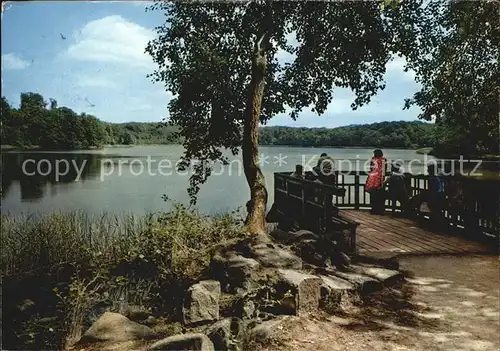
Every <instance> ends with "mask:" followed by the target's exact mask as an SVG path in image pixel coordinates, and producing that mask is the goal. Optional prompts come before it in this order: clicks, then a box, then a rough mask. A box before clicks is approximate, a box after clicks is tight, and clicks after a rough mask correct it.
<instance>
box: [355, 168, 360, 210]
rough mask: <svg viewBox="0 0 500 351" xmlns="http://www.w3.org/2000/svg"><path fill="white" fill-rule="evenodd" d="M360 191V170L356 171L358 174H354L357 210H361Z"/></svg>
mask: <svg viewBox="0 0 500 351" xmlns="http://www.w3.org/2000/svg"><path fill="white" fill-rule="evenodd" d="M359 191H360V182H359V172H358V171H356V175H355V176H354V208H355V209H356V210H359Z"/></svg>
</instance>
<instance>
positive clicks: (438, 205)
mask: <svg viewBox="0 0 500 351" xmlns="http://www.w3.org/2000/svg"><path fill="white" fill-rule="evenodd" d="M427 173H428V174H429V176H430V177H429V190H428V192H427V203H428V206H429V209H430V211H431V220H432V222H433V223H434V225H435V226H437V227H441V226H442V225H443V223H444V221H443V220H444V217H443V209H444V200H445V193H444V183H443V180H442V179H441V177H440V174H439V172H438V169H437V165H436V164H430V165H428V166H427Z"/></svg>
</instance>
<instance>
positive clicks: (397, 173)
mask: <svg viewBox="0 0 500 351" xmlns="http://www.w3.org/2000/svg"><path fill="white" fill-rule="evenodd" d="M388 185H389V199H390V200H391V202H392V212H394V209H395V207H396V201H399V203H400V204H401V212H406V211H407V206H408V200H409V197H408V189H406V178H405V174H404V173H403V172H402V170H401V166H400V165H399V164H397V163H393V164H392V165H391V175H390V177H389V179H388Z"/></svg>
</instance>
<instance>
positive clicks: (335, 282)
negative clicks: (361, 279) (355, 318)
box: [320, 275, 356, 313]
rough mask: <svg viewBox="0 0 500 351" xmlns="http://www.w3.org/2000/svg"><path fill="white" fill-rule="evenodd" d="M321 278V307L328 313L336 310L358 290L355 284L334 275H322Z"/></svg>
mask: <svg viewBox="0 0 500 351" xmlns="http://www.w3.org/2000/svg"><path fill="white" fill-rule="evenodd" d="M320 278H321V280H322V281H323V284H322V285H321V301H320V307H321V308H322V309H323V310H325V311H326V312H328V313H334V312H336V311H337V310H338V309H339V307H340V306H341V305H342V303H344V302H347V301H345V300H347V299H349V298H350V296H351V295H352V294H354V292H355V291H356V287H355V286H354V284H352V283H350V282H348V281H347V280H344V279H342V278H339V277H336V276H333V275H320Z"/></svg>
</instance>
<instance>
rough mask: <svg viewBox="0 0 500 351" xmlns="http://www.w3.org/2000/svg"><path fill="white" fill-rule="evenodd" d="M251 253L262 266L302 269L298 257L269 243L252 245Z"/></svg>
mask: <svg viewBox="0 0 500 351" xmlns="http://www.w3.org/2000/svg"><path fill="white" fill-rule="evenodd" d="M252 254H253V257H254V258H255V260H257V261H258V262H259V263H260V264H261V265H262V266H264V267H269V268H286V269H302V260H301V259H300V257H298V256H296V255H294V254H293V253H291V252H290V251H287V250H285V249H283V248H280V247H278V246H277V245H274V244H271V243H268V244H265V243H260V244H257V245H254V246H253V247H252Z"/></svg>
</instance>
